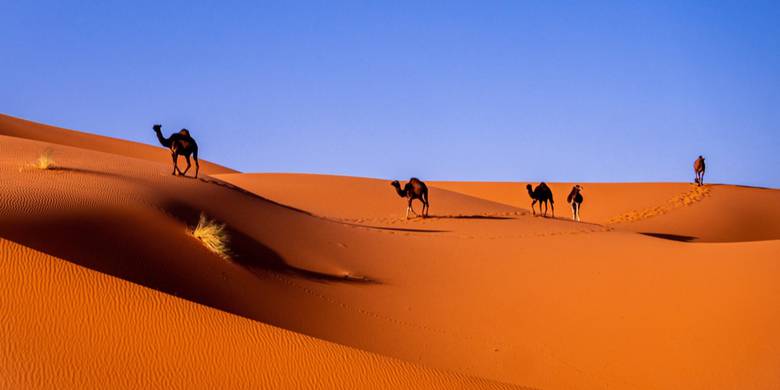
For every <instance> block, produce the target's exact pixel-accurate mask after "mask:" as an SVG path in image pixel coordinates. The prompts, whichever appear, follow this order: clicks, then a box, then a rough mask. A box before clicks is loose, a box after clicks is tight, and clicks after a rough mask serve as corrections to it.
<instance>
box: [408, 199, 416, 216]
mask: <svg viewBox="0 0 780 390" xmlns="http://www.w3.org/2000/svg"><path fill="white" fill-rule="evenodd" d="M412 202H414V199H409V210H412V214H414V216H415V217H416V216H417V213H415V212H414V204H413V203H412Z"/></svg>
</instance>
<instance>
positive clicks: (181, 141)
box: [152, 125, 200, 178]
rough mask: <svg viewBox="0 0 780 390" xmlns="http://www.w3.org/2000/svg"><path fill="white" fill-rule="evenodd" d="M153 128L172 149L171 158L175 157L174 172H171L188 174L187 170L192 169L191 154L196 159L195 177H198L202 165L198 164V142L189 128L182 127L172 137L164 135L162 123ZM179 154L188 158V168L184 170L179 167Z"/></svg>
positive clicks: (166, 145) (160, 139) (182, 174)
mask: <svg viewBox="0 0 780 390" xmlns="http://www.w3.org/2000/svg"><path fill="white" fill-rule="evenodd" d="M152 128H153V129H154V132H155V133H156V134H157V139H158V140H159V141H160V144H162V146H165V147H167V148H169V149H171V158H172V159H173V173H171V174H172V175H175V174H176V172H178V173H179V175H181V176H186V175H187V171H189V170H190V166H191V164H190V155H192V158H193V159H195V178H197V177H198V171H199V170H200V165H199V164H198V144H197V143H195V140H194V139H193V138H192V137H191V136H190V132H189V130H187V129H181V130H179V132H178V133H173V134H171V136H170V137H168V138H165V137H163V135H162V126H161V125H154V126H152ZM179 155H182V156H184V158H185V159H186V160H187V168H186V169H184V172H182V171H181V169H179V164H178V163H179Z"/></svg>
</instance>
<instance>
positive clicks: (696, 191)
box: [607, 186, 711, 224]
mask: <svg viewBox="0 0 780 390" xmlns="http://www.w3.org/2000/svg"><path fill="white" fill-rule="evenodd" d="M710 192H711V190H710V187H708V186H701V187H699V186H695V187H693V189H692V190H690V191H688V192H684V193H682V194H679V195H677V196H675V197H674V198H672V199H669V200H667V201H666V203H664V204H662V205H659V206H656V207H653V208H648V209H644V210H632V211H629V212H627V213H623V214H620V215H616V216H614V217H612V218H610V219H609V220H608V221H607V224H618V223H627V222H636V221H641V220H645V219H648V218H653V217H657V216H659V215H664V214H666V213H668V212H670V211H673V210H676V209H679V208H682V207H688V206H692V205H694V204H696V203H698V202H700V201H702V200H703V199H704V198H706V197H708V196H710Z"/></svg>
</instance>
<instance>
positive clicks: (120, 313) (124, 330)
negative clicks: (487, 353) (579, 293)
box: [0, 239, 513, 389]
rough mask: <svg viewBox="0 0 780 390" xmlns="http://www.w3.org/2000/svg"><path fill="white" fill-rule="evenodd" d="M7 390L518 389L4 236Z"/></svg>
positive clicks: (0, 292) (1, 343)
mask: <svg viewBox="0 0 780 390" xmlns="http://www.w3.org/2000/svg"><path fill="white" fill-rule="evenodd" d="M0 284H2V286H3V288H2V289H0V303H1V304H0V315H1V316H2V318H3V327H2V334H0V336H2V337H0V388H4V389H11V388H17V389H18V388H25V389H31V388H60V389H62V388H149V387H160V386H161V385H163V384H164V385H165V387H166V388H178V389H191V388H309V389H323V388H334V389H335V388H356V389H357V388H362V389H369V388H371V389H377V388H384V389H398V388H412V387H419V388H439V389H453V388H480V389H499V388H506V389H508V388H513V387H512V386H509V385H502V384H498V383H491V382H489V381H486V380H482V379H477V378H470V377H467V376H463V375H458V374H452V373H444V372H440V371H436V370H432V369H428V368H422V367H419V366H415V365H413V364H409V363H404V362H401V361H399V360H396V359H390V358H385V357H381V356H379V355H376V354H372V353H368V352H363V351H359V350H356V349H352V348H347V347H343V346H340V345H336V344H332V343H328V342H324V341H320V340H316V339H313V338H311V337H306V336H302V335H300V334H297V333H293V332H289V331H286V330H283V329H279V328H275V327H272V326H268V325H265V324H262V323H258V322H255V321H251V320H248V319H245V318H241V317H237V316H233V315H230V314H227V313H224V312H220V311H218V310H213V309H209V308H207V307H205V306H202V305H198V304H196V303H192V302H188V301H185V300H182V299H179V298H176V297H173V296H171V295H167V294H162V293H160V292H157V291H154V290H150V289H147V288H144V287H141V286H138V285H135V284H132V283H128V282H126V281H123V280H121V279H117V278H113V277H110V276H107V275H104V274H100V273H97V272H94V271H90V270H87V269H86V268H83V267H79V266H76V265H73V264H70V263H68V262H65V261H62V260H60V259H57V258H55V257H51V256H48V255H45V254H42V253H40V252H37V251H35V250H33V249H30V248H26V247H23V246H21V245H18V244H15V243H12V242H9V241H6V240H3V239H0Z"/></svg>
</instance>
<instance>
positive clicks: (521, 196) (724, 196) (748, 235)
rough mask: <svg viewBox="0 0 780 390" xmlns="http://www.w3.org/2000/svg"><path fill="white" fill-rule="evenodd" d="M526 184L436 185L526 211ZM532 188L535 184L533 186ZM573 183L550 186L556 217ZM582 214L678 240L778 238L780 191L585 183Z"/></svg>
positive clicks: (564, 211) (567, 212)
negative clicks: (524, 208)
mask: <svg viewBox="0 0 780 390" xmlns="http://www.w3.org/2000/svg"><path fill="white" fill-rule="evenodd" d="M525 184H526V183H496V182H493V183H490V182H484V183H482V182H435V183H432V185H434V186H436V187H440V188H445V189H448V190H450V191H455V192H460V193H463V194H467V195H471V196H474V197H479V198H482V199H487V200H491V201H494V202H498V203H504V204H508V205H512V206H515V207H530V206H529V205H530V202H531V201H530V198H529V197H528V193H527V192H526V190H525V188H524V186H525ZM534 184H536V183H534ZM572 185H573V184H572V183H550V187H551V188H552V190H553V194H554V197H555V199H556V205H557V207H558V209H557V210H558V214H557V215H558V216H562V217H571V209H570V208H569V205H568V204H567V203H566V196H567V195H568V193H569V191H570V190H571V187H572ZM583 186H584V191H583V195H584V196H585V202H584V203H583V205H582V211H581V216H582V219H583V221H585V222H593V223H598V224H608V225H609V226H611V227H613V228H615V229H620V230H627V231H633V232H640V233H649V234H653V235H656V236H658V237H668V238H671V239H677V240H681V241H714V242H736V241H756V240H773V239H780V207H778V206H777V205H778V204H780V190H773V189H764V188H753V187H742V186H734V185H706V186H704V187H696V186H694V185H692V184H687V183H585V184H583Z"/></svg>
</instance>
